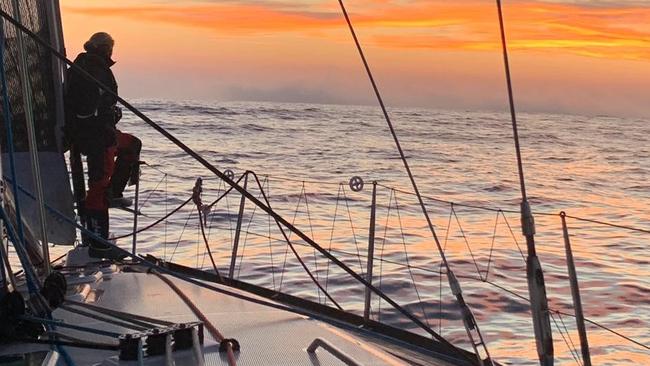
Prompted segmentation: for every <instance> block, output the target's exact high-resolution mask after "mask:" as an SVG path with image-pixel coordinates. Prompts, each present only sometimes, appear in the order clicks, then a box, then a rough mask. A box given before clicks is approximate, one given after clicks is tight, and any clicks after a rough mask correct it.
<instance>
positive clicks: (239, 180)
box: [206, 174, 245, 209]
mask: <svg viewBox="0 0 650 366" xmlns="http://www.w3.org/2000/svg"><path fill="white" fill-rule="evenodd" d="M244 175H245V174H242V176H241V177H239V179H237V180H236V181H235V183H236V184H239V182H241V180H242V178H244ZM221 183H222V182H219V191H217V193H219V192H220V191H221ZM224 189H225V187H224ZM233 189H235V187H230V188H228V189H227V190H226V191H225V192H224V193H223V194H222V195H221V196H219V197H218V198H217V199H216V200H214V201H213V202H212V203H211V204H209V205H206V207H208V208H210V209H212V206H214V205H216V204H217V203H219V201H221V200H222V199H223V198H224V197H226V196H227V195H228V193H230V192H231V191H232V190H233ZM226 201H227V199H226Z"/></svg>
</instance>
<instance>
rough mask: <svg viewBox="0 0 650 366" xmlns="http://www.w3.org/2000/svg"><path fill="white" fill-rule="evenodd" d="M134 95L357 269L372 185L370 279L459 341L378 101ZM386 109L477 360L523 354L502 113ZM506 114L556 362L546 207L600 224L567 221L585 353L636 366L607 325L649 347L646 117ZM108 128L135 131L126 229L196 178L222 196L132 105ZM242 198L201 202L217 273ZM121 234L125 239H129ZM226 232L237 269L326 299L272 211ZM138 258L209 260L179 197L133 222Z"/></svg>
mask: <svg viewBox="0 0 650 366" xmlns="http://www.w3.org/2000/svg"><path fill="white" fill-rule="evenodd" d="M136 106H137V107H138V108H140V109H141V110H142V111H143V112H144V113H146V114H147V115H148V116H150V117H151V118H152V119H153V120H154V121H156V122H158V123H159V124H160V125H161V126H163V127H164V128H166V129H167V130H168V131H169V132H171V133H172V134H174V135H175V136H177V137H178V138H179V139H181V140H182V141H184V142H185V143H186V144H187V145H188V146H190V147H191V148H193V149H194V150H195V151H197V152H198V153H199V154H201V155H202V156H203V157H205V158H206V159H207V160H208V161H210V163H212V164H213V165H214V166H216V167H217V168H219V169H221V170H226V169H229V170H231V171H232V172H233V173H234V176H235V178H236V179H239V178H240V177H241V176H242V174H244V173H245V172H246V171H252V172H255V174H256V175H257V178H258V179H259V180H256V179H255V177H254V176H253V175H249V176H248V179H247V187H248V189H249V190H250V191H251V193H253V194H255V195H256V196H257V197H260V199H263V195H262V191H263V192H264V195H266V196H267V198H268V199H269V202H270V204H271V206H272V207H273V208H274V209H275V210H276V211H277V212H279V213H280V214H281V215H283V216H284V217H285V218H286V219H287V220H289V221H290V222H292V223H294V224H295V226H296V227H298V228H299V229H301V230H302V231H303V232H304V233H306V234H307V235H309V236H310V237H311V238H313V239H314V240H315V241H316V242H317V243H319V245H321V246H322V247H324V248H326V249H328V250H330V251H331V253H333V254H335V255H336V256H337V257H338V258H339V259H341V260H342V261H343V262H344V263H345V264H346V265H348V266H349V267H350V268H352V269H353V270H355V271H356V272H357V273H360V274H364V275H365V273H366V266H367V259H368V237H369V219H370V211H371V202H372V191H373V189H372V186H373V184H372V182H373V181H376V182H377V193H376V202H377V204H376V227H375V250H374V265H373V283H374V284H375V285H376V286H378V287H379V288H380V289H381V290H382V291H384V292H385V293H386V294H387V295H389V296H391V298H393V299H394V300H395V301H397V302H398V303H399V304H400V305H402V306H404V307H405V308H406V309H408V310H409V311H411V312H413V313H414V314H416V315H417V316H418V317H419V318H420V319H421V320H422V321H424V322H425V323H427V324H428V325H429V326H430V327H431V328H432V329H434V330H435V331H436V332H438V333H440V334H442V335H443V336H444V337H446V338H448V339H449V340H450V341H452V342H453V343H455V344H458V345H460V346H463V347H465V348H469V347H470V346H469V343H468V341H467V337H466V334H465V331H464V328H463V326H462V320H461V318H460V315H459V312H458V309H457V308H456V306H455V301H454V297H453V296H452V294H451V292H450V290H449V286H448V284H447V277H446V274H445V270H444V269H443V267H442V264H441V256H440V254H439V251H438V249H437V246H436V243H435V241H434V239H433V235H432V233H431V231H430V230H429V227H428V225H427V223H426V221H425V219H424V216H423V215H422V212H421V210H420V207H419V206H418V204H417V200H416V198H415V197H414V196H413V194H412V193H411V192H413V189H412V187H411V186H410V182H409V180H408V177H407V175H406V172H405V170H404V167H403V165H402V162H401V160H400V159H399V155H398V153H397V150H396V148H395V144H394V142H393V140H392V138H391V136H390V134H389V131H388V128H387V125H386V123H385V121H384V120H383V117H382V114H381V112H380V110H379V109H378V108H377V107H367V106H363V107H360V106H359V107H358V106H333V105H311V104H278V103H254V102H241V103H234V102H228V103H221V102H219V103H216V102H215V103H204V102H170V101H164V100H140V101H138V102H137V103H136ZM390 116H391V118H392V119H393V122H394V125H395V128H396V130H397V133H398V135H399V137H400V140H401V143H402V146H403V148H404V151H405V153H406V155H407V157H408V160H409V163H410V164H411V168H412V170H413V173H414V175H415V178H416V180H417V182H418V185H419V188H420V191H421V192H422V194H423V195H424V196H426V198H425V203H426V206H427V209H428V212H429V214H430V216H431V219H432V221H433V224H434V229H435V233H436V235H437V237H438V241H439V243H440V245H441V246H442V247H443V248H444V252H445V255H446V257H447V259H448V261H449V264H450V267H451V269H452V270H453V271H454V273H455V274H456V276H457V277H458V278H459V279H460V282H461V286H462V288H463V293H464V298H465V300H466V302H467V303H468V304H469V305H470V308H471V309H472V311H473V313H474V315H475V316H476V319H477V322H478V325H479V327H480V329H481V331H482V333H483V336H484V338H485V341H486V343H487V345H488V347H489V350H490V353H491V355H492V356H493V358H494V359H495V360H497V361H498V362H500V363H502V364H511V365H536V364H538V363H537V362H536V361H535V360H536V359H537V356H536V351H535V342H534V338H533V330H532V323H531V317H530V312H529V306H528V302H527V298H528V291H527V282H526V277H525V253H526V244H525V240H524V238H523V237H522V235H521V229H520V225H519V215H518V213H517V210H518V209H519V202H520V199H521V193H520V190H519V181H518V175H517V169H516V160H515V151H514V144H513V141H512V129H511V124H510V120H509V116H508V115H507V114H505V113H503V114H501V113H491V112H450V111H440V110H427V109H398V108H395V109H393V108H391V109H390ZM519 119H520V121H519V122H520V126H519V128H520V138H521V144H522V155H523V159H524V170H525V177H526V187H527V191H528V195H529V199H530V202H531V205H532V208H533V211H534V212H535V214H536V215H535V219H536V224H537V225H536V230H537V234H536V243H537V251H538V255H539V257H540V260H541V262H542V266H543V268H544V271H545V276H546V284H547V292H548V298H549V304H550V307H551V311H552V313H553V315H552V321H551V325H552V326H553V331H554V334H553V339H554V347H555V354H556V358H557V362H556V364H558V365H572V364H576V357H579V356H577V354H579V352H580V351H579V340H578V335H577V333H576V331H575V330H576V325H575V320H574V318H573V317H571V314H573V305H572V300H571V291H570V287H569V280H568V274H567V263H566V257H565V249H564V239H563V234H562V224H561V219H560V217H559V213H560V212H561V211H565V212H566V213H567V214H568V215H569V216H571V217H579V218H585V219H589V220H596V221H598V222H595V221H585V220H579V219H575V218H568V219H567V223H568V231H569V236H570V240H571V245H572V247H573V254H574V256H575V262H576V266H577V272H578V275H579V279H580V285H581V293H582V303H583V307H584V312H585V316H586V317H587V318H588V319H589V321H590V322H589V323H588V324H587V331H588V335H589V343H590V346H591V354H592V361H593V364H594V365H645V364H650V350H648V349H647V348H644V347H643V346H640V345H638V344H635V343H633V342H631V341H630V340H626V339H624V338H622V337H619V336H618V335H615V334H614V333H612V332H610V331H608V330H606V329H611V330H612V331H615V332H617V333H618V334H620V335H624V336H626V337H629V338H630V339H632V340H634V341H636V342H638V343H641V344H642V345H645V347H648V346H649V345H650V260H649V259H648V246H647V245H648V243H650V233H649V232H648V231H647V230H650V183H649V178H650V144H649V143H648V136H649V135H650V124H648V121H647V120H643V119H620V118H613V117H605V116H602V117H582V116H566V115H550V114H524V113H521V114H520V115H519ZM119 127H120V128H121V130H123V131H125V132H130V133H133V134H135V135H137V136H139V137H140V138H141V139H142V140H143V142H144V150H143V155H142V159H143V160H145V161H146V162H147V165H146V166H144V167H143V180H142V187H141V194H140V204H141V211H142V213H143V215H144V216H141V217H140V220H139V227H144V226H147V225H148V224H150V223H152V222H154V221H155V220H157V219H158V218H160V217H162V216H164V215H165V214H166V213H168V212H170V211H171V210H173V209H174V208H176V207H177V206H179V205H180V204H181V203H182V202H183V201H185V200H186V199H188V198H189V197H190V196H191V194H192V189H193V187H194V185H195V182H196V179H197V178H198V177H202V178H203V182H202V183H203V186H202V188H203V195H202V199H203V202H204V203H211V202H213V201H215V200H216V199H217V198H218V197H220V196H221V195H222V194H223V193H224V190H225V189H226V187H224V184H223V183H222V182H221V181H220V180H218V179H216V178H215V177H214V176H213V175H212V174H211V173H210V172H209V171H207V170H206V169H205V168H203V167H202V166H200V164H198V163H197V162H195V161H194V160H192V158H190V157H188V156H187V155H186V154H185V153H184V152H183V151H181V150H180V149H179V148H178V147H176V146H174V145H173V144H171V143H170V142H168V141H167V140H165V139H164V138H163V137H162V136H161V135H159V134H158V133H157V132H156V131H154V130H153V129H152V128H150V127H149V126H147V125H145V124H144V123H143V122H141V121H139V120H138V119H137V118H136V117H135V116H133V115H131V114H129V113H125V117H124V120H123V121H122V122H120V124H119ZM353 176H359V177H361V178H362V179H363V181H364V182H365V185H364V188H363V190H361V191H359V192H354V191H352V190H351V188H350V186H349V184H348V182H349V180H350V178H351V177H353ZM241 182H242V183H243V180H242V181H241ZM260 187H261V189H260ZM127 195H130V196H132V195H133V188H130V189H129V190H128V191H127ZM240 198H241V196H240V195H238V194H236V193H232V192H231V193H230V194H228V195H225V196H224V197H223V198H222V199H221V200H219V201H218V203H216V204H215V205H214V206H212V208H211V210H210V211H209V212H207V211H206V214H207V215H206V216H205V234H206V237H207V239H208V243H209V246H210V248H211V250H212V253H213V254H214V260H215V264H216V266H217V268H218V269H219V270H220V271H221V272H222V273H228V270H229V268H230V263H231V255H232V247H233V242H234V240H235V236H236V233H235V232H236V227H237V219H238V216H239V215H238V212H239V206H240ZM452 202H453V204H452ZM499 210H503V211H499ZM600 222H606V223H613V224H615V225H618V227H617V226H608V225H605V224H603V223H600ZM112 225H113V226H112V231H113V233H114V234H115V235H116V236H119V235H122V234H127V233H128V232H130V231H132V229H133V227H132V221H131V216H130V214H128V213H126V212H122V211H114V212H113V213H112ZM623 226H625V227H623ZM628 227H629V228H628ZM635 228H638V229H644V230H646V231H645V232H643V231H638V230H634V229H635ZM285 233H286V235H287V236H288V237H289V239H290V240H291V242H292V243H293V244H295V248H296V251H297V253H298V254H299V256H300V258H301V259H302V260H303V261H304V263H305V266H306V267H307V268H308V269H309V270H310V271H311V272H312V273H313V275H314V277H315V278H317V280H318V281H319V282H320V283H321V284H322V286H323V287H324V288H326V289H327V291H328V293H329V294H330V295H331V297H332V298H333V299H334V300H335V301H336V302H337V303H338V304H339V305H340V306H342V307H343V308H345V309H346V310H350V311H354V312H357V313H359V314H361V313H362V311H363V298H364V291H363V288H362V287H361V286H360V285H359V284H357V283H356V282H355V281H354V280H353V279H352V278H351V277H350V276H349V275H347V274H346V273H345V272H344V271H343V270H341V269H340V268H337V267H336V266H335V265H333V264H332V263H329V262H328V260H327V259H326V258H325V257H324V256H322V255H320V254H317V253H316V252H315V251H314V250H313V248H310V247H309V246H307V245H305V243H304V242H302V241H301V240H299V239H298V238H297V236H296V235H295V234H290V233H289V232H288V231H286V232H285ZM119 244H120V245H122V246H124V247H126V248H130V247H131V239H130V238H124V239H121V240H119ZM238 244H239V245H238V253H237V259H236V261H235V265H234V267H233V268H232V270H233V274H234V276H235V277H238V278H240V279H242V280H246V281H250V282H254V283H257V284H261V285H264V286H268V287H271V288H274V289H278V290H282V291H286V292H289V293H291V294H294V295H297V296H301V297H305V298H310V299H313V300H315V301H320V302H322V303H326V302H327V303H328V304H330V305H331V304H332V302H331V301H328V300H327V298H326V296H325V295H324V294H323V292H322V291H319V290H318V289H317V287H316V286H315V285H314V283H313V282H312V281H311V280H310V279H309V277H308V276H307V275H306V273H305V271H304V269H303V268H302V266H301V264H300V263H299V262H298V260H297V259H296V257H295V256H294V255H293V253H292V252H291V251H290V250H289V249H288V246H287V244H286V241H285V240H284V238H283V233H282V231H281V230H280V229H279V228H278V226H276V224H275V222H273V221H272V220H271V219H270V218H269V217H268V216H266V215H265V214H264V213H263V212H261V210H259V209H256V208H255V207H254V205H253V204H252V203H250V202H247V203H245V206H244V210H243V219H242V223H241V230H240V236H239V243H238ZM138 252H140V253H143V254H144V253H149V254H153V255H157V256H160V257H163V258H165V259H167V260H172V261H176V262H181V263H184V264H186V265H190V266H195V267H200V268H204V269H206V270H208V269H212V268H213V266H212V264H211V261H210V258H209V256H207V255H206V249H205V244H204V241H203V239H202V235H201V231H200V225H199V219H198V214H197V210H196V207H195V206H194V205H193V203H190V204H188V205H187V206H185V207H183V208H182V209H181V210H179V211H178V212H177V213H176V214H174V215H173V216H171V217H170V218H169V219H168V220H166V221H164V222H162V223H160V224H159V225H157V226H155V227H154V228H152V229H151V230H148V231H145V232H142V233H140V234H139V235H138ZM371 309H372V312H371V314H372V317H373V318H375V319H379V320H381V321H384V322H388V323H391V324H393V325H396V326H398V327H401V328H404V329H410V330H412V331H414V332H420V333H422V332H421V330H419V329H418V328H417V326H415V325H414V324H413V323H412V322H410V321H409V320H408V319H406V318H405V317H403V316H401V315H399V314H398V313H397V312H396V311H395V310H394V309H391V307H390V305H388V304H387V303H385V302H382V301H379V299H378V298H377V296H374V297H373V298H372V306H371ZM576 348H577V354H576V353H573V352H572V350H574V349H576Z"/></svg>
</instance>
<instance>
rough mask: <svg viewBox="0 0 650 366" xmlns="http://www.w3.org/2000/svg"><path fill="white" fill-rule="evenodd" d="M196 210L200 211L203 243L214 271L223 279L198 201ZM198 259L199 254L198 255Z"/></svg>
mask: <svg viewBox="0 0 650 366" xmlns="http://www.w3.org/2000/svg"><path fill="white" fill-rule="evenodd" d="M196 211H198V213H199V228H200V229H201V236H202V237H203V243H204V244H205V249H206V250H207V251H208V256H210V262H212V268H213V269H214V273H215V274H216V275H217V278H218V279H219V281H221V280H222V279H221V274H219V269H217V264H216V263H215V262H214V258H213V257H212V250H210V243H208V238H207V237H206V236H205V226H204V225H203V212H202V210H201V206H200V203H197V205H196ZM197 260H198V256H197ZM197 265H198V263H197Z"/></svg>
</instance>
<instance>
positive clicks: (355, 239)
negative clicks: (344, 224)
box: [343, 186, 363, 273]
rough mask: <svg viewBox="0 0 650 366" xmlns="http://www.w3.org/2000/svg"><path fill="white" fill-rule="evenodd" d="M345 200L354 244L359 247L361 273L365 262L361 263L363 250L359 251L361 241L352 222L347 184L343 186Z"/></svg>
mask: <svg viewBox="0 0 650 366" xmlns="http://www.w3.org/2000/svg"><path fill="white" fill-rule="evenodd" d="M343 201H344V202H345V207H346V209H347V211H348V220H349V221H350V229H351V230H352V238H353V239H354V246H355V247H356V248H357V258H358V260H359V273H363V264H361V252H360V251H359V243H358V242H357V234H356V233H355V232H354V222H352V212H350V204H349V203H348V196H347V195H346V194H345V186H343Z"/></svg>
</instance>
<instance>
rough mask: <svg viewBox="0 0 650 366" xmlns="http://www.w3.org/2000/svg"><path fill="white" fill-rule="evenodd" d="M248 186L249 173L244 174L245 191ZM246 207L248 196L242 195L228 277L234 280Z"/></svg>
mask: <svg viewBox="0 0 650 366" xmlns="http://www.w3.org/2000/svg"><path fill="white" fill-rule="evenodd" d="M247 186H248V172H246V173H244V190H246V188H247ZM244 206H246V196H244V195H243V194H242V196H241V201H239V215H238V216H237V228H236V229H235V239H234V241H233V244H232V256H231V257H230V269H229V270H228V277H229V278H233V275H234V274H235V263H236V262H237V249H238V247H239V236H240V235H241V224H242V221H244Z"/></svg>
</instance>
